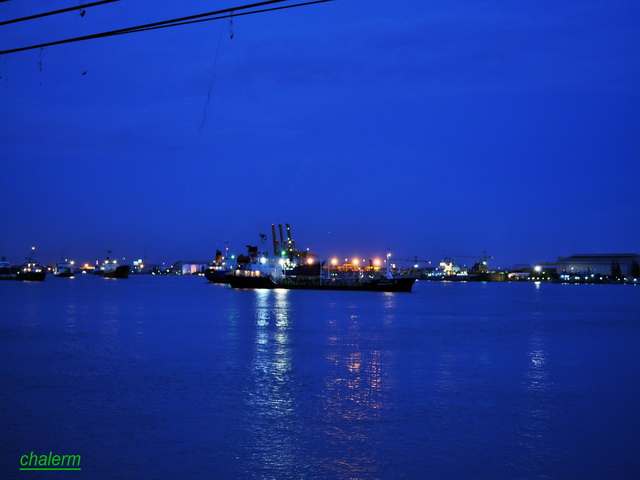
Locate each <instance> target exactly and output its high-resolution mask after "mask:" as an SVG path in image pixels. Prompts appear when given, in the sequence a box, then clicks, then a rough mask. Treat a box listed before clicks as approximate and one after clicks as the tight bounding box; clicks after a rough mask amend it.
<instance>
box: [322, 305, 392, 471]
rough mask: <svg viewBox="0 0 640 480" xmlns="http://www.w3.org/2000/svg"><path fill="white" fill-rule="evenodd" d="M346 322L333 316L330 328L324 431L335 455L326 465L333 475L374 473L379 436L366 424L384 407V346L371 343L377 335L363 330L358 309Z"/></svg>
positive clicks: (376, 417) (324, 400)
mask: <svg viewBox="0 0 640 480" xmlns="http://www.w3.org/2000/svg"><path fill="white" fill-rule="evenodd" d="M346 322H347V323H346V325H345V324H344V323H343V322H338V321H335V320H333V321H330V322H329V329H328V332H327V341H326V349H327V352H326V354H325V358H326V361H327V367H328V368H327V370H326V371H327V373H326V375H325V377H324V387H325V389H324V391H323V392H322V395H321V397H322V399H323V409H322V412H323V418H322V420H323V424H324V428H323V430H322V433H323V434H324V435H325V438H326V443H327V444H328V445H330V446H331V451H332V452H333V455H332V456H331V458H329V459H327V461H326V464H325V466H324V468H325V469H326V470H327V474H328V477H329V478H352V479H359V478H376V477H377V476H378V475H379V471H378V468H377V463H378V462H377V459H376V458H375V457H374V456H373V452H375V450H376V449H377V443H378V441H379V439H378V438H376V437H375V436H373V435H372V432H371V430H370V428H368V427H369V426H370V425H371V424H372V422H375V421H376V420H379V418H380V410H381V407H382V396H381V392H382V389H383V380H382V361H381V351H380V350H379V349H377V348H372V347H374V346H375V344H376V343H377V338H376V336H373V337H370V336H368V335H367V334H366V333H363V332H362V330H363V327H362V320H361V319H360V318H359V317H358V315H356V314H351V315H349V318H348V320H346ZM364 330H365V331H366V327H364Z"/></svg>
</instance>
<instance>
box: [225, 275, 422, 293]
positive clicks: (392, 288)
mask: <svg viewBox="0 0 640 480" xmlns="http://www.w3.org/2000/svg"><path fill="white" fill-rule="evenodd" d="M415 282H416V279H415V278H411V277H399V278H386V277H378V278H376V277H369V278H322V277H315V278H313V277H310V278H301V277H287V276H282V277H272V276H269V275H266V276H243V275H231V276H229V277H227V283H228V284H229V286H231V288H268V289H274V288H284V289H287V290H352V291H364V292H411V290H412V288H413V284H414V283H415Z"/></svg>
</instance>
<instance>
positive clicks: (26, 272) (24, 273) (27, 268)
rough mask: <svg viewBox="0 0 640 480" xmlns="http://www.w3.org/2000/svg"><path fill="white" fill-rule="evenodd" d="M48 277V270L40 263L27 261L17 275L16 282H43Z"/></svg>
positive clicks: (19, 268)
mask: <svg viewBox="0 0 640 480" xmlns="http://www.w3.org/2000/svg"><path fill="white" fill-rule="evenodd" d="M46 276H47V269H46V268H45V267H44V266H43V265H41V264H39V263H38V262H36V261H34V260H31V259H27V261H26V262H24V263H23V264H22V265H21V266H20V267H18V272H17V274H16V280H25V281H28V282H41V281H43V280H44V278H45V277H46Z"/></svg>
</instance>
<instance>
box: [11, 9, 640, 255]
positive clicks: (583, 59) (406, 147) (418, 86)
mask: <svg viewBox="0 0 640 480" xmlns="http://www.w3.org/2000/svg"><path fill="white" fill-rule="evenodd" d="M164 3H165V4H162V3H158V2H142V1H140V0H122V1H121V2H116V3H113V4H110V5H106V6H100V7H95V8H91V9H88V10H87V14H86V15H85V16H84V17H80V15H78V13H77V12H73V13H68V14H64V15H58V16H55V17H52V18H48V19H41V20H37V21H30V22H26V23H21V24H15V25H8V26H3V27H0V50H4V49H8V48H12V47H17V46H22V45H26V44H32V43H39V42H41V41H50V40H57V39H61V38H66V37H75V36H80V35H86V34H91V33H96V32H99V31H103V30H110V29H113V28H120V27H128V26H133V25H138V24H142V23H148V22H152V21H158V20H166V19H169V18H173V17H179V16H184V15H190V14H195V13H200V12H206V11H211V10H214V9H218V8H224V7H227V6H233V5H240V4H242V2H227V3H223V2H211V1H207V2H205V1H193V2H186V4H184V5H179V4H178V3H179V2H164ZM524 3H526V2H524ZM77 4H78V2H75V3H74V2H71V5H77ZM150 5H153V8H151V9H150V8H149V6H150ZM66 6H70V4H69V3H64V2H62V1H61V0H56V1H46V2H44V1H43V2H38V3H33V2H18V1H10V2H2V3H0V20H4V19H11V18H15V17H20V16H24V15H28V14H32V13H36V12H38V11H44V10H54V9H57V8H63V7H66ZM34 9H35V10H34ZM232 30H233V39H231V38H230V36H231V35H230V26H229V25H228V22H227V21H226V20H223V21H216V22H206V23H201V24H198V25H192V26H183V27H176V28H169V29H163V30H157V31H153V32H144V33H136V34H131V35H123V36H118V37H111V38H104V39H97V40H91V41H86V42H80V43H72V44H67V45H60V46H53V47H49V48H45V49H44V50H43V51H40V50H32V51H26V52H21V53H14V54H9V55H1V56H0V77H1V78H0V105H2V107H1V108H0V158H1V159H2V185H3V187H2V189H1V190H0V192H1V193H0V203H1V206H2V225H3V228H2V230H3V234H2V237H1V238H0V255H6V256H8V257H9V259H10V260H13V261H15V262H18V261H21V260H22V258H23V257H24V256H25V254H26V253H27V252H28V250H29V248H30V247H31V246H34V245H35V246H36V247H37V248H38V252H39V254H40V256H41V258H42V259H43V260H50V261H55V260H57V259H58V258H59V257H60V255H61V254H63V253H64V254H65V256H68V257H73V258H76V259H82V260H96V259H99V258H102V257H103V256H104V254H105V252H106V251H107V250H109V249H110V250H113V251H114V252H115V253H116V254H117V255H118V256H120V257H122V256H125V257H127V258H128V259H132V258H133V257H141V256H142V255H143V254H144V251H145V249H146V253H147V259H148V261H152V262H156V261H157V262H159V261H167V262H172V261H175V260H178V259H209V258H211V257H212V256H213V254H214V252H215V249H216V248H221V247H223V246H224V245H225V241H227V240H228V241H229V245H230V246H231V248H232V249H233V250H243V249H244V246H245V245H246V244H249V243H253V244H256V243H257V242H258V241H259V238H258V234H259V233H270V225H271V223H276V224H277V223H283V224H284V223H290V224H291V227H292V231H293V235H294V238H295V239H296V240H297V241H298V244H299V246H301V247H304V248H306V247H309V248H310V249H311V250H312V251H315V252H317V253H319V254H322V255H326V256H329V255H338V256H341V257H351V256H353V255H358V256H360V257H366V258H368V257H371V256H373V255H375V254H380V255H383V254H384V253H385V252H386V250H387V247H390V249H391V251H392V252H393V254H394V255H396V256H398V257H405V258H410V257H413V256H414V255H417V256H418V257H419V258H423V259H430V260H433V261H440V260H441V259H442V257H444V256H452V257H455V256H461V255H481V254H482V252H483V251H484V250H486V251H487V252H488V253H489V254H491V255H493V256H494V262H493V265H496V266H503V267H509V266H511V265H512V264H513V263H533V262H540V261H553V260H555V259H556V258H557V257H558V256H565V255H570V254H572V253H598V252H638V251H640V195H639V193H638V181H639V179H640V162H639V161H638V160H639V153H640V42H638V39H639V38H640V4H638V3H637V2H633V1H615V2H613V1H589V2H562V3H561V4H558V2H550V1H544V2H535V4H530V3H526V5H525V4H523V2H516V3H515V4H511V3H509V2H495V1H487V2H477V1H468V2H464V1H446V2H444V1H434V2H424V1H404V2H402V3H401V4H390V3H389V2H382V1H378V0H372V1H367V2H363V1H349V0H336V1H334V2H330V3H325V4H320V5H315V6H308V7H302V8H296V9H290V10H285V11H280V12H273V13H264V14H257V15H251V16H246V17H238V18H236V19H235V20H234V22H233V26H232ZM83 72H86V74H83ZM209 91H210V92H211V93H210V96H208V93H209ZM467 261H468V260H467Z"/></svg>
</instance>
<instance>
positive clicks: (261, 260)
mask: <svg viewBox="0 0 640 480" xmlns="http://www.w3.org/2000/svg"><path fill="white" fill-rule="evenodd" d="M260 263H261V264H263V265H264V264H265V263H267V259H266V258H264V257H262V258H260Z"/></svg>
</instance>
